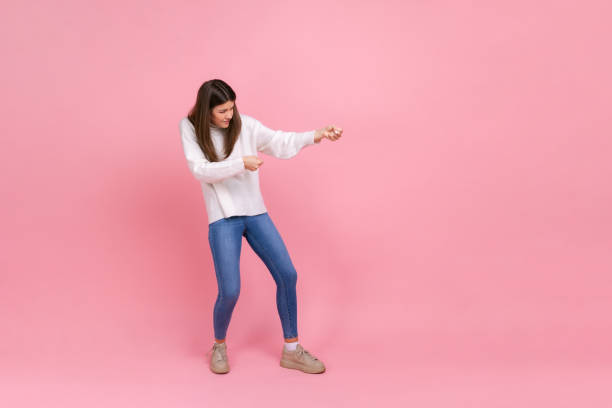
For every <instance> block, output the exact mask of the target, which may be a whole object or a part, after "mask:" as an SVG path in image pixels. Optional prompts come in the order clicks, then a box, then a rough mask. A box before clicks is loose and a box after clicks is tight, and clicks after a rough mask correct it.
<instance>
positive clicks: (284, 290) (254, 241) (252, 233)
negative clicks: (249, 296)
mask: <svg viewBox="0 0 612 408" xmlns="http://www.w3.org/2000/svg"><path fill="white" fill-rule="evenodd" d="M245 224H246V231H245V237H246V239H247V242H248V243H249V245H250V246H251V248H253V251H255V253H256V254H257V255H258V256H259V257H260V258H261V260H262V261H263V262H264V263H265V265H266V266H267V267H268V270H269V271H270V273H271V274H272V277H273V278H274V281H275V282H276V307H277V309H278V315H279V317H280V320H281V325H282V329H283V335H284V336H285V339H286V340H287V339H292V340H293V339H295V340H297V335H298V333H297V299H296V290H295V289H296V283H297V272H296V270H295V268H294V266H293V263H292V262H291V258H290V256H289V252H288V251H287V248H286V247H285V243H284V242H283V239H282V238H281V236H280V234H279V232H278V230H277V229H276V227H275V225H274V223H273V222H272V219H271V218H270V216H269V215H268V213H267V212H266V213H263V214H259V215H254V216H249V217H245ZM295 340H293V341H295Z"/></svg>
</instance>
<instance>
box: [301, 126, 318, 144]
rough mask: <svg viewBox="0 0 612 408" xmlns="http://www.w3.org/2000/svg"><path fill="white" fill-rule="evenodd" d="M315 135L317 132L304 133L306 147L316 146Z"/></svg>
mask: <svg viewBox="0 0 612 408" xmlns="http://www.w3.org/2000/svg"><path fill="white" fill-rule="evenodd" d="M315 133H316V130H311V131H309V132H305V133H304V144H305V145H312V144H315V141H314V136H315Z"/></svg>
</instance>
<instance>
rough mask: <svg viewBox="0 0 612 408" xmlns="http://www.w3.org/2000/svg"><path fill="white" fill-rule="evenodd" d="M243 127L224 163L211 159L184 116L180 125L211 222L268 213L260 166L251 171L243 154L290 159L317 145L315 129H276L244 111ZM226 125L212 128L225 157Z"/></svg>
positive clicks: (189, 164)
mask: <svg viewBox="0 0 612 408" xmlns="http://www.w3.org/2000/svg"><path fill="white" fill-rule="evenodd" d="M240 118H241V119H242V129H241V131H240V135H239V136H238V140H237V141H236V144H235V145H234V150H232V153H231V154H230V155H229V157H227V158H226V159H224V160H222V161H220V162H210V161H208V160H207V159H206V157H205V156H204V153H203V152H202V149H200V146H199V145H198V143H197V141H196V135H195V128H194V126H193V125H192V124H191V122H190V121H189V119H187V117H184V118H182V119H181V120H180V123H179V128H180V134H181V140H182V143H183V151H184V153H185V158H186V159H187V165H188V167H189V170H190V171H191V173H192V174H193V176H194V177H195V178H196V179H197V180H198V181H199V182H200V185H201V187H202V193H203V196H204V202H205V204H206V213H207V215H208V223H209V224H211V223H213V222H215V221H217V220H220V219H221V218H227V217H231V216H233V215H257V214H263V213H265V212H267V209H266V206H265V204H264V200H263V197H262V195H261V191H260V189H259V169H257V170H255V171H251V170H248V169H247V168H246V167H245V165H244V161H243V160H242V157H243V156H256V155H257V152H262V153H265V154H267V155H270V156H274V157H277V158H279V159H290V158H292V157H294V156H295V155H296V154H298V152H299V151H300V150H301V149H302V148H304V147H306V146H310V145H313V144H315V142H314V135H315V131H314V130H311V131H307V132H285V131H281V130H272V129H269V128H267V127H266V126H264V125H263V124H262V123H261V122H260V121H258V120H257V119H255V118H253V117H251V116H249V115H245V114H242V113H241V114H240ZM224 132H225V130H224V129H222V128H218V127H216V126H211V127H210V133H211V138H212V141H213V145H214V147H215V150H216V152H217V155H218V157H219V158H222V157H224V156H225V154H224V153H223V149H224V137H225V136H224Z"/></svg>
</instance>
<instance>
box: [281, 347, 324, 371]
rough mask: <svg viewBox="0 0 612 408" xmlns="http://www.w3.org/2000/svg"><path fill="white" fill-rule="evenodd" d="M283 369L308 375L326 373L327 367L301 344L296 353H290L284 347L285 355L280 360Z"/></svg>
mask: <svg viewBox="0 0 612 408" xmlns="http://www.w3.org/2000/svg"><path fill="white" fill-rule="evenodd" d="M280 365H281V367H285V368H294V369H296V370H301V371H303V372H305V373H308V374H319V373H322V372H324V371H325V365H324V364H323V362H322V361H321V360H319V359H318V358H316V357H315V356H313V355H312V354H310V353H309V352H308V350H305V349H304V347H302V345H301V344H300V343H298V344H297V346H296V348H295V351H288V350H286V349H285V345H283V354H282V356H281V360H280Z"/></svg>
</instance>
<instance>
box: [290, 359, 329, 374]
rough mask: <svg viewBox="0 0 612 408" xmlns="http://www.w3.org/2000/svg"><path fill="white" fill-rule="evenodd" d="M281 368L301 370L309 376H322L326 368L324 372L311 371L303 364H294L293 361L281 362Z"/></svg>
mask: <svg viewBox="0 0 612 408" xmlns="http://www.w3.org/2000/svg"><path fill="white" fill-rule="evenodd" d="M280 366H281V367H284V368H292V369H294V370H300V371H303V372H305V373H308V374H321V373H324V372H325V367H324V368H323V370H316V369H309V368H307V367H304V366H303V365H302V364H298V363H294V362H293V361H286V360H281V361H280Z"/></svg>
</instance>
